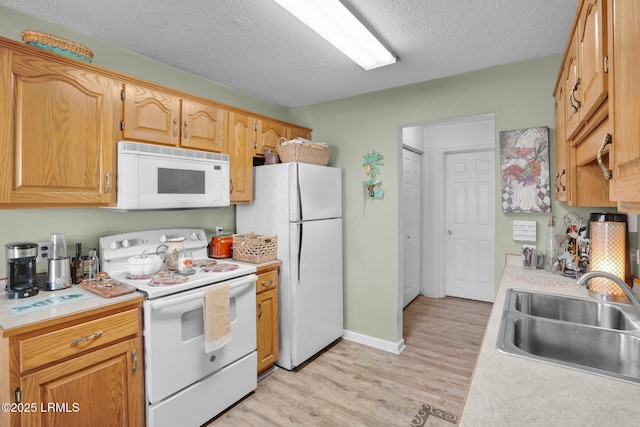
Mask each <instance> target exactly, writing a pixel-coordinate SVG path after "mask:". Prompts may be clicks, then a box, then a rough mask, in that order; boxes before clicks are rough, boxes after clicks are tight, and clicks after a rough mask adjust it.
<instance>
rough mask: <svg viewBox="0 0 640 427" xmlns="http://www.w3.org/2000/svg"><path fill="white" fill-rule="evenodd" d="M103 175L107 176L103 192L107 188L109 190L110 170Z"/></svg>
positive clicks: (106, 190) (106, 191)
mask: <svg viewBox="0 0 640 427" xmlns="http://www.w3.org/2000/svg"><path fill="white" fill-rule="evenodd" d="M104 175H105V177H106V178H107V182H106V184H105V186H104V192H105V193H108V192H109V190H111V172H107V173H106V174H104Z"/></svg>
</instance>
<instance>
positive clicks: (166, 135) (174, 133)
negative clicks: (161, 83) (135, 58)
mask: <svg viewBox="0 0 640 427" xmlns="http://www.w3.org/2000/svg"><path fill="white" fill-rule="evenodd" d="M122 99H123V101H124V114H123V117H124V123H123V126H122V137H123V138H124V139H132V140H138V141H148V142H153V143H156V144H166V145H172V146H178V144H179V142H180V98H178V97H176V96H173V95H171V94H168V93H165V92H162V91H159V90H153V89H150V88H147V87H144V86H138V85H134V84H125V85H124V92H123V96H122Z"/></svg>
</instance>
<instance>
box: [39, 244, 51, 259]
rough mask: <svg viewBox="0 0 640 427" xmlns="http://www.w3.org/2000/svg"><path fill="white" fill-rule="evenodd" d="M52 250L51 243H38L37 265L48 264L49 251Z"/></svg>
mask: <svg viewBox="0 0 640 427" xmlns="http://www.w3.org/2000/svg"><path fill="white" fill-rule="evenodd" d="M50 249H51V242H40V243H38V258H36V264H38V263H44V262H47V259H48V258H49V251H50Z"/></svg>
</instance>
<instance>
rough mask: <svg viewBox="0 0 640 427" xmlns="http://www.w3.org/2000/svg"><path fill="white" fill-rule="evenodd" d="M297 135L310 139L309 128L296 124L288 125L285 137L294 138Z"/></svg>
mask: <svg viewBox="0 0 640 427" xmlns="http://www.w3.org/2000/svg"><path fill="white" fill-rule="evenodd" d="M297 137H302V138H304V139H311V130H310V129H307V128H303V127H298V126H289V130H288V133H287V139H294V138H297Z"/></svg>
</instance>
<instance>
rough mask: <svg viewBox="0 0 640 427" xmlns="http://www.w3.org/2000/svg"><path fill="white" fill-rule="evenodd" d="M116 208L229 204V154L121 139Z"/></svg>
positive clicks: (217, 205)
mask: <svg viewBox="0 0 640 427" xmlns="http://www.w3.org/2000/svg"><path fill="white" fill-rule="evenodd" d="M117 177H118V178H117V192H118V201H117V206H116V209H122V210H150V209H192V208H212V207H220V206H229V156H228V155H227V154H217V153H208V152H204V151H196V150H185V149H182V148H173V147H164V146H160V145H152V144H142V143H138V142H130V141H120V142H118V175H117Z"/></svg>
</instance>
